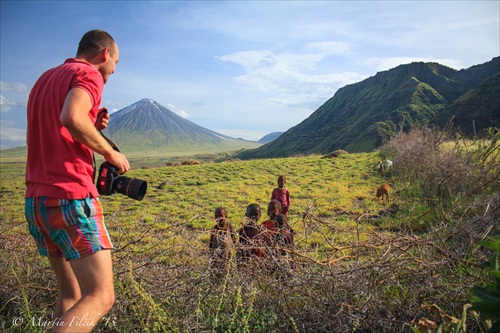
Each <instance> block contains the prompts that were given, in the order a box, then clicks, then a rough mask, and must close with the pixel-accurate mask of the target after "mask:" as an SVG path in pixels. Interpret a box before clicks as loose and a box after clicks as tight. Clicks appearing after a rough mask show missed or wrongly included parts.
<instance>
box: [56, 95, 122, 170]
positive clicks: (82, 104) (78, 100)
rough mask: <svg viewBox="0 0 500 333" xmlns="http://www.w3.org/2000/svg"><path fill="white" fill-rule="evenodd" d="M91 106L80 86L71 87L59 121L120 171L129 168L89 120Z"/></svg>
mask: <svg viewBox="0 0 500 333" xmlns="http://www.w3.org/2000/svg"><path fill="white" fill-rule="evenodd" d="M91 108H92V103H91V101H90V96H89V95H88V93H87V92H86V91H85V90H83V89H80V88H74V89H72V90H71V91H70V92H69V93H68V95H67V96H66V100H65V101H64V106H63V109H62V112H61V116H60V119H61V123H62V125H63V126H64V127H66V129H67V130H68V131H69V133H70V134H71V136H72V137H73V138H74V139H75V140H77V141H78V142H80V143H82V144H84V145H85V146H87V147H89V148H90V149H92V150H93V151H95V152H96V153H98V154H101V155H103V156H104V158H105V159H106V161H108V162H109V163H111V164H113V165H114V166H116V167H117V168H118V169H119V172H120V173H123V172H127V171H128V170H130V165H129V163H128V160H127V158H126V157H125V155H123V154H122V153H119V152H117V151H115V150H113V148H112V147H111V146H110V145H109V144H108V143H107V142H106V140H105V139H104V138H103V137H102V136H101V135H100V134H99V132H98V131H97V129H96V128H95V126H94V124H93V123H92V121H91V120H90V118H89V116H88V113H89V111H90V109H91Z"/></svg>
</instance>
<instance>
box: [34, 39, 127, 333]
mask: <svg viewBox="0 0 500 333" xmlns="http://www.w3.org/2000/svg"><path fill="white" fill-rule="evenodd" d="M118 60H119V51H118V46H117V45H116V43H115V41H114V40H113V38H112V37H111V36H110V35H109V34H108V33H107V32H105V31H102V30H92V31H89V32H87V33H86V34H85V35H83V37H82V39H81V40H80V43H79V46H78V50H77V54H76V57H75V58H71V59H67V60H66V61H65V62H64V64H62V65H60V66H58V67H55V68H52V69H50V70H48V71H47V72H45V73H44V74H43V75H42V76H41V77H40V78H39V79H38V81H37V82H36V83H35V85H34V86H33V88H32V90H31V93H30V97H29V101H28V107H27V119H28V131H27V132H28V137H27V144H28V159H27V163H26V203H25V214H26V219H27V222H28V226H29V230H30V233H31V234H32V235H33V237H34V239H35V241H36V244H37V248H38V252H39V253H40V254H41V255H44V256H47V257H48V258H49V261H50V264H51V267H52V269H53V270H54V272H55V275H56V279H57V282H58V289H59V293H58V298H57V302H56V305H55V310H54V317H55V318H54V319H57V323H58V325H57V326H55V327H54V328H53V330H52V331H53V332H90V331H91V330H92V328H93V327H94V326H95V325H96V323H97V322H98V321H99V320H100V319H101V318H102V317H103V316H104V315H105V314H106V313H107V312H108V311H109V310H110V309H111V307H112V305H113V303H114V286H113V271H112V262H111V251H110V249H111V248H112V247H113V246H112V244H111V240H110V238H109V235H108V232H107V230H106V226H105V225H104V220H103V213H102V206H101V204H100V201H99V194H98V192H97V189H96V187H95V185H94V165H93V153H94V152H97V153H99V154H101V155H103V156H104V158H105V159H106V161H108V162H109V163H111V164H113V165H114V166H116V167H117V168H118V169H119V173H124V172H126V171H128V170H129V169H130V165H129V162H128V161H127V159H126V157H125V156H124V155H123V154H121V153H119V152H117V151H115V150H113V148H112V147H111V146H110V145H109V144H108V143H107V142H106V141H105V139H104V138H103V137H102V136H101V135H99V132H98V130H99V129H103V128H105V127H106V126H107V123H108V119H109V116H108V115H105V116H103V117H99V119H101V120H99V121H96V119H98V117H97V114H98V111H99V107H100V104H101V94H102V90H103V88H104V84H105V83H106V82H107V80H108V78H109V76H110V75H111V74H113V73H114V71H115V67H116V64H117V63H118ZM82 318H85V322H86V325H81V324H78V323H81V321H82Z"/></svg>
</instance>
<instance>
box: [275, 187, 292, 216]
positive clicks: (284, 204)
mask: <svg viewBox="0 0 500 333" xmlns="http://www.w3.org/2000/svg"><path fill="white" fill-rule="evenodd" d="M271 200H278V201H279V202H280V203H281V211H280V213H281V214H285V215H288V212H289V211H290V191H288V189H287V188H286V187H283V188H278V187H277V188H275V189H274V190H273V192H272V193H271Z"/></svg>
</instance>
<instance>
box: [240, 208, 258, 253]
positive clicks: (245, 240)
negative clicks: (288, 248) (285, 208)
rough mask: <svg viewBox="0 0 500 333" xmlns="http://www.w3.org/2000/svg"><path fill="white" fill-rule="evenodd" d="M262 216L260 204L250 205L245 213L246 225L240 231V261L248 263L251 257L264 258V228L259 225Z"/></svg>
mask: <svg viewBox="0 0 500 333" xmlns="http://www.w3.org/2000/svg"><path fill="white" fill-rule="evenodd" d="M260 216H261V209H260V206H259V205H258V204H251V205H248V207H247V210H246V213H245V220H246V223H245V225H244V226H243V227H241V228H240V229H239V230H238V235H239V237H240V249H239V250H238V258H239V259H240V260H244V261H246V260H248V259H249V258H250V256H256V257H259V258H261V257H263V247H264V241H263V236H262V233H263V228H262V227H261V226H259V225H258V224H257V223H258V221H259V219H260Z"/></svg>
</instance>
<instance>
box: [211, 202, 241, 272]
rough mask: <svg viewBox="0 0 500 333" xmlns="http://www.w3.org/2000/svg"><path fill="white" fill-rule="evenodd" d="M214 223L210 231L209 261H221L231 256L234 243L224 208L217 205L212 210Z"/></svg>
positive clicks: (233, 235) (231, 229)
mask: <svg viewBox="0 0 500 333" xmlns="http://www.w3.org/2000/svg"><path fill="white" fill-rule="evenodd" d="M214 217H215V221H216V224H215V226H214V227H213V229H212V231H211V232H210V245H209V249H210V262H211V263H213V264H215V263H222V262H226V261H227V260H228V259H229V258H230V257H231V248H232V247H233V245H234V244H236V235H235V233H234V228H233V226H232V225H231V223H229V222H228V221H227V212H226V208H224V207H218V208H216V209H215V211H214Z"/></svg>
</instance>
